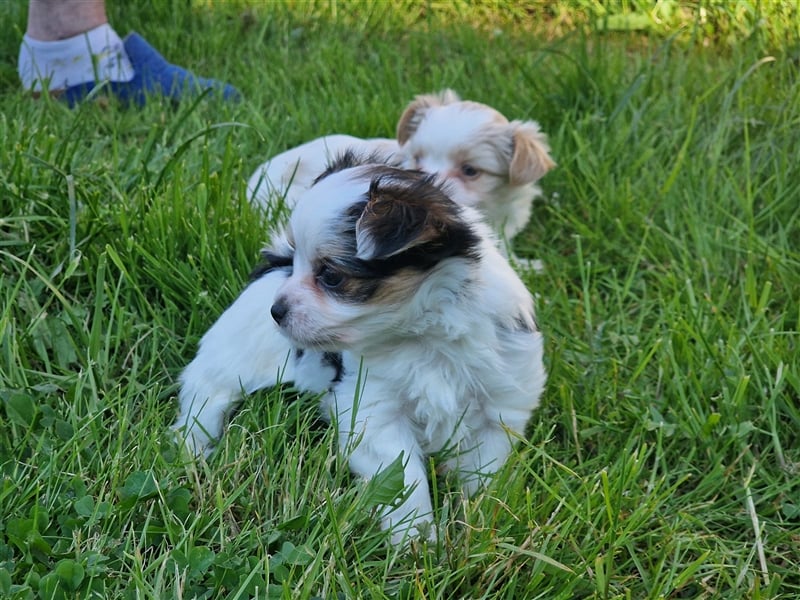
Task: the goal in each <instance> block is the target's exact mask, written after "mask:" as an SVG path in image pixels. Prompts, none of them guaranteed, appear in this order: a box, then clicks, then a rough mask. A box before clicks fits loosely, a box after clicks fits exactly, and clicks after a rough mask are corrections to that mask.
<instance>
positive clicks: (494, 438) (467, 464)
mask: <svg viewBox="0 0 800 600" xmlns="http://www.w3.org/2000/svg"><path fill="white" fill-rule="evenodd" d="M511 444H512V442H511V438H510V437H509V432H508V431H507V430H506V429H505V428H504V427H503V426H502V425H501V424H500V423H499V422H492V421H487V422H486V424H485V425H483V426H482V427H476V428H475V429H474V430H473V432H472V433H471V434H470V435H467V436H466V437H464V438H462V439H461V440H460V441H459V443H458V447H457V448H456V449H455V455H454V456H453V457H452V458H450V459H449V460H448V461H447V467H448V468H449V469H453V470H456V471H457V472H458V474H459V478H460V480H461V489H462V490H463V492H464V493H465V494H466V495H467V496H472V495H473V494H475V492H477V491H478V489H480V487H481V486H482V485H483V484H484V483H485V482H486V479H488V478H489V477H490V476H491V475H492V474H493V473H495V472H496V471H497V470H498V469H499V468H500V467H502V466H503V464H504V463H505V462H506V459H507V458H508V455H509V454H510V453H511V448H512V445H511Z"/></svg>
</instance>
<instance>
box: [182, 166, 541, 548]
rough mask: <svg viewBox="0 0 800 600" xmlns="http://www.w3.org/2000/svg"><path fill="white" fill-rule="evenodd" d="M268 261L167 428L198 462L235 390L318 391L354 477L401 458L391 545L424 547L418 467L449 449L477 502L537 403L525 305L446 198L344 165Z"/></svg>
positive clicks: (536, 337)
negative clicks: (412, 540)
mask: <svg viewBox="0 0 800 600" xmlns="http://www.w3.org/2000/svg"><path fill="white" fill-rule="evenodd" d="M264 256H265V258H266V259H267V260H268V262H269V265H268V267H267V268H264V269H262V270H261V271H259V272H258V273H257V279H256V280H255V281H254V282H253V283H251V284H250V286H249V287H248V288H246V289H245V290H244V292H243V293H242V295H241V296H240V297H239V298H238V299H237V300H236V301H235V302H234V303H233V305H232V306H231V307H230V308H229V309H228V310H227V311H226V312H225V314H223V315H222V317H221V318H220V320H219V321H218V322H217V323H216V324H215V325H214V326H213V327H212V328H211V330H210V331H209V332H208V333H207V334H206V336H205V337H204V338H203V340H202V342H201V345H200V350H199V352H198V354H197V357H196V358H195V359H194V360H193V361H192V363H191V364H190V365H189V366H188V367H187V369H186V370H185V371H184V373H183V375H182V377H181V384H182V387H181V392H180V401H181V414H180V416H179V417H178V420H177V421H176V423H175V427H176V428H182V431H183V435H185V436H186V439H187V443H188V444H189V446H190V448H191V449H192V450H194V451H195V452H198V453H199V452H203V451H205V450H206V449H207V448H208V445H209V444H210V443H211V441H212V439H213V438H214V437H216V436H218V435H219V434H220V431H221V427H222V420H223V418H224V415H225V414H226V413H227V412H228V411H229V410H230V409H231V408H232V406H233V405H234V404H235V402H236V401H238V399H239V397H240V395H241V392H242V391H244V392H250V391H252V390H254V389H257V388H259V387H264V386H266V385H271V384H274V383H275V382H277V381H279V380H281V379H283V380H287V379H292V380H293V381H294V382H295V385H296V386H297V387H298V388H301V389H308V390H311V391H316V392H324V393H323V396H322V400H321V407H322V412H323V415H326V416H329V417H331V418H332V421H333V422H334V423H335V424H336V426H337V427H338V429H339V436H338V439H339V440H340V444H341V452H342V454H343V455H344V456H345V457H346V458H347V459H348V461H349V464H350V467H351V469H352V470H353V471H354V472H355V473H356V474H358V475H360V476H362V477H365V478H370V477H372V476H374V475H375V474H377V473H378V472H380V471H381V470H382V469H384V468H386V467H388V466H389V465H390V464H392V463H393V462H394V461H395V460H396V459H398V457H401V458H402V461H403V465H404V483H405V485H406V486H408V489H409V493H408V496H407V497H406V499H405V501H403V502H402V504H400V505H399V506H396V507H386V508H385V510H384V511H383V513H382V525H383V527H384V528H387V529H390V528H391V529H392V531H393V534H392V535H393V540H394V541H396V542H398V541H400V540H402V539H403V538H404V537H405V536H406V535H417V534H419V533H420V531H421V530H425V529H426V526H423V524H429V523H431V522H432V514H431V512H432V504H431V498H430V493H429V487H428V478H427V475H428V474H427V472H426V468H425V465H426V462H425V456H426V455H428V454H430V453H434V452H437V451H440V450H443V449H448V450H450V452H449V453H448V456H449V458H448V459H447V460H446V466H447V467H449V468H452V469H455V470H456V471H458V472H459V473H460V474H461V481H462V482H463V488H464V491H465V492H466V493H468V494H471V493H473V492H474V491H475V490H476V489H477V488H478V486H479V484H480V482H481V480H482V479H483V478H484V477H485V476H487V475H489V474H491V473H493V472H494V471H495V470H497V469H498V468H499V467H500V466H502V465H503V463H504V462H505V461H506V459H507V457H508V455H509V453H510V451H511V449H512V444H513V442H514V438H515V436H520V435H522V434H523V432H524V428H525V425H526V423H527V421H528V419H529V418H530V416H531V412H532V410H533V409H534V408H535V407H536V406H537V404H538V401H539V396H540V395H541V393H542V390H543V387H544V383H545V379H546V374H545V369H544V366H543V360H542V355H543V339H542V335H541V333H540V332H539V331H538V329H537V326H536V322H535V319H534V308H533V301H532V298H531V295H530V293H529V292H528V290H527V289H526V288H525V286H524V284H523V283H522V282H521V281H520V279H519V278H518V277H517V275H516V274H515V273H514V271H513V270H512V268H511V267H510V266H509V264H508V262H507V261H506V259H505V258H503V256H502V255H501V254H500V252H499V250H498V249H497V246H496V243H495V239H494V236H493V234H492V233H491V230H490V229H489V228H488V227H487V226H486V225H485V224H484V223H483V221H482V219H481V218H480V216H479V214H478V213H477V212H475V211H474V210H473V209H471V208H469V207H464V206H460V205H458V204H456V203H455V202H453V201H452V200H451V199H450V197H449V195H448V188H447V187H442V186H440V185H438V184H437V183H435V182H434V180H433V178H432V177H429V176H425V175H423V174H421V173H419V172H414V171H407V170H401V169H397V168H393V167H390V166H387V165H382V164H361V163H360V161H359V160H357V159H356V158H355V157H354V155H353V154H351V153H346V154H345V155H344V156H343V157H342V158H341V159H340V160H339V161H337V162H336V163H335V164H334V165H332V166H331V167H330V168H329V169H328V170H327V171H325V172H324V173H323V175H322V176H321V177H320V178H319V180H318V181H317V182H316V183H314V184H313V185H312V186H311V187H310V188H309V189H308V190H307V191H306V193H305V194H303V195H302V197H300V199H299V201H298V203H297V205H296V207H295V209H294V211H293V212H292V214H291V216H290V220H289V222H288V224H287V226H286V228H285V230H284V231H283V232H282V233H281V234H280V235H278V236H276V237H275V238H274V242H273V245H272V246H271V247H270V248H268V249H266V250H265V251H264ZM268 311H269V312H270V313H271V318H270V315H269V314H267V312H268ZM275 324H277V328H276V326H275ZM276 332H279V334H277V335H280V338H276Z"/></svg>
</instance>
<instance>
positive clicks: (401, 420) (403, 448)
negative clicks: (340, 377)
mask: <svg viewBox="0 0 800 600" xmlns="http://www.w3.org/2000/svg"><path fill="white" fill-rule="evenodd" d="M348 379H350V378H349V377H346V378H345V380H344V381H342V382H341V383H340V384H339V385H337V387H336V388H335V394H331V395H330V396H329V398H331V400H330V401H332V402H337V401H338V403H339V404H336V405H335V406H334V407H331V408H332V409H333V412H334V414H335V415H336V418H337V428H338V431H339V446H340V450H341V452H342V454H343V455H344V456H346V457H347V458H348V460H349V464H350V469H351V470H352V471H353V472H354V473H355V474H357V475H360V476H361V477H364V478H365V479H371V478H372V477H374V476H375V475H377V474H378V473H379V472H380V471H381V470H383V469H385V468H387V467H388V466H389V465H391V464H392V463H393V462H394V461H395V460H396V459H397V458H398V457H399V456H401V455H402V458H403V485H404V486H405V487H406V493H407V494H408V496H407V498H406V499H405V500H404V501H403V502H402V503H401V504H400V505H399V506H397V507H392V506H387V507H385V508H384V510H383V512H382V517H381V527H382V528H383V529H385V530H391V532H392V543H394V544H400V543H402V542H403V541H407V540H408V539H409V538H412V537H418V536H419V535H420V534H422V533H423V531H422V530H423V529H428V531H427V532H425V533H429V534H430V537H435V530H434V529H433V528H432V526H431V525H432V523H433V514H432V513H433V507H432V505H431V498H430V490H429V486H428V477H427V472H426V470H425V461H424V457H423V453H422V449H421V448H420V446H419V443H418V442H417V439H416V437H415V435H414V431H413V428H412V426H411V423H410V422H409V420H408V419H407V418H406V417H405V416H404V415H403V414H401V412H400V410H399V407H398V405H397V404H396V403H395V402H393V399H394V398H395V397H396V396H397V391H396V390H391V389H388V388H384V387H383V386H381V385H380V383H379V382H378V381H374V380H372V379H369V380H368V381H367V382H366V385H365V386H364V391H363V393H361V396H360V398H357V400H356V402H353V398H356V397H357V395H358V394H359V391H358V388H357V386H355V385H352V383H353V382H352V381H349V382H348ZM348 384H350V385H348ZM423 523H424V524H430V525H428V527H427V528H426V527H423V526H422V525H423Z"/></svg>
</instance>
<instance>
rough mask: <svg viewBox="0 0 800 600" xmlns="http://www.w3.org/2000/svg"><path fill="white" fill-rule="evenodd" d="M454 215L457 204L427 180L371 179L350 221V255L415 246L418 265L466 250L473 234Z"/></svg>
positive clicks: (367, 256)
mask: <svg viewBox="0 0 800 600" xmlns="http://www.w3.org/2000/svg"><path fill="white" fill-rule="evenodd" d="M459 214H460V213H459V207H458V205H456V204H455V203H454V202H453V201H452V200H450V198H448V197H447V196H446V195H445V193H444V192H443V191H442V190H441V189H439V188H438V187H436V186H435V185H433V184H432V183H431V182H430V181H429V180H428V179H419V180H418V181H417V182H414V183H411V184H410V185H408V184H398V183H395V182H384V181H383V180H382V179H381V178H377V179H375V180H374V181H373V182H372V184H371V185H370V189H369V194H368V199H367V203H366V206H365V207H364V210H363V212H362V213H361V216H360V217H359V219H358V221H357V222H356V257H357V258H360V259H361V260H386V259H390V258H392V257H396V256H398V255H399V254H402V253H404V252H407V251H409V250H412V249H419V250H420V256H419V257H418V258H417V259H416V262H417V266H423V264H424V263H435V262H436V261H439V260H442V259H443V258H445V257H447V256H452V255H455V254H464V255H467V254H469V253H470V252H471V251H472V249H473V247H474V246H475V245H476V244H477V239H476V235H475V234H474V233H473V232H472V229H471V228H470V226H469V224H467V223H465V222H464V221H463V219H462V218H460V216H459ZM423 247H424V248H423Z"/></svg>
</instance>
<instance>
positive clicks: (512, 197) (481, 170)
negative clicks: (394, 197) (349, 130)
mask: <svg viewBox="0 0 800 600" xmlns="http://www.w3.org/2000/svg"><path fill="white" fill-rule="evenodd" d="M346 149H353V150H355V151H358V152H376V151H377V152H380V153H381V154H383V155H386V156H387V157H388V159H389V160H390V161H391V162H393V163H394V164H396V165H397V166H400V167H403V168H406V169H419V170H421V171H424V172H426V173H430V174H434V175H437V176H438V177H440V178H441V179H446V180H447V181H449V182H450V194H451V196H452V198H453V199H454V200H455V201H456V202H457V203H459V204H462V205H464V206H471V207H473V208H476V209H478V210H479V211H480V212H481V213H483V215H484V218H486V219H487V221H488V222H489V224H490V225H491V226H492V227H493V229H494V230H495V231H496V232H497V233H498V234H499V235H500V236H501V237H502V238H505V239H504V241H510V240H511V239H512V238H513V237H514V236H515V235H517V233H519V232H520V231H521V230H522V229H523V228H524V227H525V225H526V224H527V223H528V220H529V219H530V215H531V206H532V204H533V201H534V199H535V198H536V197H538V196H539V195H540V194H541V190H540V188H539V187H538V185H537V182H538V181H539V180H540V179H541V178H542V177H543V176H544V175H545V174H546V173H547V172H548V171H549V170H550V169H552V168H553V167H554V166H555V162H554V161H553V159H552V158H551V157H550V147H549V145H548V143H547V137H546V136H545V134H544V133H542V131H541V129H540V127H539V125H538V123H536V122H535V121H509V120H508V119H506V117H504V116H503V115H502V114H500V113H499V112H498V111H496V110H495V109H494V108H492V107H490V106H487V105H485V104H480V103H478V102H470V101H464V100H461V99H460V98H459V97H458V95H457V94H456V93H455V92H453V91H452V90H444V91H442V92H440V93H438V94H425V95H421V96H417V97H416V98H415V99H414V100H413V101H412V102H411V103H410V104H409V105H408V106H407V107H406V109H405V111H404V112H403V114H402V116H401V117H400V120H399V122H398V124H397V139H396V140H392V139H388V138H373V139H360V138H356V137H352V136H349V135H338V134H337V135H329V136H325V137H322V138H318V139H316V140H312V141H310V142H307V143H305V144H303V145H301V146H298V147H296V148H293V149H291V150H288V151H286V152H283V153H281V154H278V155H277V156H274V157H273V158H271V159H269V160H268V161H266V162H265V163H264V164H262V165H261V166H259V167H258V168H257V169H256V170H255V172H254V173H253V175H251V177H250V179H249V181H248V184H247V191H248V197H249V198H251V199H252V200H253V201H254V202H256V203H258V204H261V205H264V206H267V205H268V204H269V203H270V202H271V201H272V200H274V199H275V198H276V197H277V198H284V199H285V202H286V204H287V206H288V207H289V208H291V207H293V206H294V205H295V203H296V202H297V198H298V196H299V195H300V194H302V193H303V191H304V190H306V189H308V188H309V187H310V186H311V184H312V182H313V181H314V179H315V178H316V177H317V175H319V174H320V173H322V171H324V169H325V166H326V164H327V163H328V162H329V161H330V160H331V159H333V158H334V157H335V156H337V155H338V154H340V153H341V152H342V151H344V150H346Z"/></svg>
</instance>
